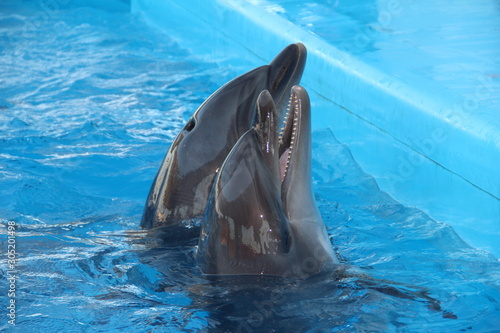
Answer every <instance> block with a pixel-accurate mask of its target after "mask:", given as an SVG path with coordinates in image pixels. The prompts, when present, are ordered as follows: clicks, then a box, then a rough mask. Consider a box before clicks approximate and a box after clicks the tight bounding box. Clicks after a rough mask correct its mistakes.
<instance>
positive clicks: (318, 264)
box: [196, 86, 338, 277]
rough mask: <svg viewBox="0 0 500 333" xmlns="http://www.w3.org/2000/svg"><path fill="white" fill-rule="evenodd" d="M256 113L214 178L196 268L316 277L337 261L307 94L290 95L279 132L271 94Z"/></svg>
mask: <svg viewBox="0 0 500 333" xmlns="http://www.w3.org/2000/svg"><path fill="white" fill-rule="evenodd" d="M257 106H258V108H257V109H258V111H257V117H256V122H255V124H254V126H253V127H252V128H251V129H250V130H249V131H247V132H246V133H245V134H243V135H242V136H241V138H240V139H239V140H238V142H237V143H236V144H235V146H234V147H233V149H232V150H231V152H230V153H229V155H228V156H227V158H226V160H225V161H224V164H223V165H222V166H221V169H220V171H219V173H218V175H217V177H216V179H215V183H214V187H213V189H212V193H211V195H210V198H209V202H208V205H207V210H206V213H205V217H204V219H203V223H202V231H201V235H200V240H199V244H198V251H197V255H196V256H197V263H198V265H199V267H200V269H201V270H202V272H203V273H205V274H208V275H277V276H287V277H307V276H310V275H313V274H317V273H319V272H321V271H324V270H326V269H327V268H329V267H333V266H334V265H335V264H338V260H337V259H336V257H335V254H334V253H333V249H332V245H331V243H330V240H329V238H328V235H327V232H326V228H325V225H324V222H323V220H322V218H321V215H320V213H319V211H318V208H317V206H316V203H315V200H314V196H313V192H312V185H311V125H310V102H309V97H308V94H307V92H306V90H305V89H303V88H302V87H300V86H294V87H292V88H291V96H290V107H289V113H288V117H287V118H286V120H285V123H284V126H283V129H282V130H281V132H278V122H279V121H278V115H277V110H276V107H275V104H274V99H273V97H272V95H271V94H270V93H269V92H268V91H263V92H262V93H261V94H260V95H259V98H258V101H257Z"/></svg>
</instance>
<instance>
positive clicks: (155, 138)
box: [0, 0, 500, 332]
mask: <svg viewBox="0 0 500 333" xmlns="http://www.w3.org/2000/svg"><path fill="white" fill-rule="evenodd" d="M84 3H85V2H83V1H71V0H64V1H63V0H60V1H58V2H57V1H16V0H7V1H3V2H2V4H0V52H1V53H0V64H1V66H0V203H1V205H0V223H1V225H2V228H1V229H0V234H1V235H0V241H1V242H0V248H1V249H2V254H3V253H7V243H8V242H7V239H8V236H7V228H6V226H7V225H8V222H9V221H14V222H15V223H16V227H17V230H16V251H17V253H18V261H17V266H16V268H17V270H18V279H17V280H16V297H15V300H16V306H17V308H16V326H15V327H14V326H12V325H10V324H9V323H8V321H7V320H8V317H7V316H6V315H5V316H4V312H3V311H4V310H5V309H6V307H7V304H8V302H9V301H10V298H9V297H8V296H7V294H8V291H7V289H8V288H9V286H8V284H7V282H6V278H7V276H8V270H9V268H8V266H7V261H6V260H4V259H5V258H6V256H2V262H1V266H0V275H1V276H2V278H1V280H0V281H1V282H0V301H1V303H0V308H1V309H2V312H0V313H1V314H2V316H1V317H0V330H9V331H18V332H88V331H99V332H165V331H167V332H200V331H201V332H236V331H240V332H252V331H253V332H460V331H466V332H495V331H496V332H498V327H500V263H499V262H498V260H497V259H496V258H494V257H492V256H491V255H489V254H487V253H485V252H481V251H478V250H476V249H474V248H471V247H469V246H468V245H467V244H465V243H464V242H463V241H462V240H461V239H460V238H459V237H458V236H457V235H456V234H455V232H454V231H453V230H452V229H451V228H450V227H449V226H448V225H446V224H443V223H440V222H437V221H434V220H432V219H430V218H429V217H428V216H426V215H425V214H424V213H422V212H421V211H419V210H417V209H414V208H411V207H407V206H403V205H401V204H399V203H398V202H396V201H395V200H393V199H392V198H391V197H390V196H389V195H387V194H386V193H384V192H382V191H380V190H379V188H378V186H377V184H376V182H375V181H374V180H373V178H372V177H370V175H367V174H366V173H364V172H363V170H362V169H361V168H360V167H359V165H358V164H357V163H356V161H355V160H353V158H352V156H351V154H350V152H349V147H347V146H345V145H343V144H342V143H339V142H338V141H337V140H336V139H335V133H332V132H331V131H330V130H329V129H323V130H319V131H316V132H315V133H314V136H313V145H314V147H313V148H314V156H313V172H314V175H313V176H314V184H315V193H316V198H317V201H318V205H319V207H320V210H321V212H322V214H323V217H324V220H325V222H326V224H327V227H328V232H329V235H330V236H331V239H332V242H333V246H334V248H335V251H336V253H337V254H338V256H339V258H340V259H341V260H342V262H343V263H345V264H346V266H347V268H346V270H341V271H339V272H333V273H331V274H326V275H322V276H316V277H313V278H311V279H308V280H305V281H296V280H281V279H276V278H240V279H236V278H235V279H226V280H219V281H213V280H209V279H207V278H205V277H203V276H202V275H201V274H200V272H199V271H198V269H197V268H196V266H195V264H194V260H193V254H194V251H195V245H196V238H195V237H187V238H186V239H182V240H179V241H176V242H159V241H158V240H155V239H151V238H148V237H147V236H146V235H145V233H144V232H142V231H140V230H139V228H138V225H139V220H140V217H141V213H142V208H143V204H144V202H145V198H146V195H147V193H148V190H149V186H150V184H151V182H152V179H153V177H154V175H155V173H156V171H157V168H158V167H159V164H160V162H161V160H162V158H163V156H164V154H165V152H166V150H167V148H168V146H169V144H170V142H171V141H172V140H173V138H174V137H175V135H176V133H177V131H178V130H179V129H180V128H181V127H182V126H183V124H184V122H185V121H186V119H188V118H189V116H190V115H191V114H192V112H193V111H194V110H195V109H196V108H197V106H198V105H199V104H200V103H201V102H203V100H204V99H205V98H206V97H207V96H209V94H210V93H211V92H213V91H214V90H215V89H217V85H216V84H214V83H213V82H220V81H221V80H225V81H227V80H229V79H230V78H232V77H234V76H235V75H237V74H239V73H241V72H239V71H238V70H236V69H235V67H230V66H229V65H225V66H220V65H218V64H217V63H214V62H212V61H211V60H210V59H204V58H201V57H197V56H196V55H194V54H190V53H189V51H187V50H185V49H183V48H182V47H180V46H179V45H178V44H177V43H176V42H175V41H174V40H173V39H172V38H170V37H169V36H167V35H164V34H162V33H160V32H158V31H156V30H154V29H151V28H149V27H148V26H147V25H146V24H145V23H144V22H143V21H142V19H141V18H140V17H138V16H134V15H131V14H129V13H128V7H127V5H126V3H123V2H120V1H115V2H113V1H109V2H107V3H106V5H95V6H84V5H83V4H84ZM48 4H51V6H48ZM54 4H55V5H54ZM96 4H98V3H97V2H96ZM277 51H279V50H277ZM249 69H250V68H247V69H246V70H249ZM306 70H307V68H306ZM313 112H314V110H313Z"/></svg>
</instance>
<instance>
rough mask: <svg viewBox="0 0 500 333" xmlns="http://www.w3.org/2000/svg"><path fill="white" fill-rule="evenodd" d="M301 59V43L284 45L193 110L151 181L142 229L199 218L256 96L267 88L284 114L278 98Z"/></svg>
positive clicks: (293, 80) (296, 76)
mask: <svg viewBox="0 0 500 333" xmlns="http://www.w3.org/2000/svg"><path fill="white" fill-rule="evenodd" d="M305 59H306V49H305V47H304V45H302V44H300V43H298V44H292V45H289V46H288V47H286V48H285V49H284V50H283V51H282V52H281V53H279V54H278V55H277V56H276V58H275V59H274V60H273V61H271V63H270V64H269V65H265V66H262V67H258V68H256V69H254V70H252V71H250V72H248V73H246V74H243V75H241V76H239V77H237V78H235V79H234V80H232V81H230V82H229V83H227V84H226V85H224V86H223V87H221V88H220V89H219V90H217V91H216V92H215V93H214V94H212V95H211V96H210V97H209V98H208V99H207V100H206V101H205V102H204V103H203V104H202V105H201V106H200V107H199V108H198V110H197V111H196V112H195V113H194V114H193V116H192V117H191V119H189V121H188V122H187V124H186V125H185V126H184V128H183V129H182V130H181V132H180V133H179V134H178V135H177V137H176V138H175V140H174V141H173V143H172V145H171V146H170V148H169V150H168V152H167V154H166V156H165V158H164V160H163V163H162V165H161V167H160V169H159V171H158V173H157V175H156V178H155V180H154V181H153V185H152V186H151V190H150V192H149V195H148V199H147V201H146V206H145V208H144V212H143V216H142V220H141V227H142V228H152V227H157V226H163V225H169V224H173V223H176V222H180V221H182V220H185V219H189V218H193V217H197V216H201V215H202V214H203V212H204V210H205V207H206V203H207V200H208V196H209V194H210V189H211V188H212V184H213V181H214V178H215V175H216V174H217V172H218V170H219V168H220V167H221V165H222V163H223V162H224V160H225V159H226V156H227V154H228V153H229V151H230V150H231V148H232V147H233V146H234V144H235V143H236V142H237V141H238V139H239V138H240V137H241V136H242V135H243V133H245V132H246V131H248V129H249V128H250V127H251V126H252V123H253V120H254V118H255V109H256V106H255V103H256V100H257V97H258V95H259V94H260V93H261V92H262V91H263V90H268V91H269V93H270V95H271V96H272V99H273V101H274V103H275V104H276V105H277V108H278V109H279V110H283V111H281V112H282V113H284V112H285V109H286V98H285V97H284V96H285V95H286V94H287V91H289V89H290V87H291V86H293V85H294V84H297V83H298V82H299V81H300V78H301V77H302V72H303V70H304V66H305Z"/></svg>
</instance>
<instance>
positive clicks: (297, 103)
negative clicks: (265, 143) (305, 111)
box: [280, 93, 300, 180]
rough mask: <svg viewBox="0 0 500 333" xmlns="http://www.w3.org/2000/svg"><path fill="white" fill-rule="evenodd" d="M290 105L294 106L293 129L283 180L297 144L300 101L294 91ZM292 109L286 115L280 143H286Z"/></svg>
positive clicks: (286, 150)
mask: <svg viewBox="0 0 500 333" xmlns="http://www.w3.org/2000/svg"><path fill="white" fill-rule="evenodd" d="M289 105H290V107H293V115H292V116H293V117H292V120H291V121H292V124H291V125H292V126H291V127H292V130H291V135H290V142H289V145H288V147H286V148H287V149H285V153H286V154H288V155H287V156H286V164H285V168H284V171H283V176H282V180H283V179H284V178H285V177H286V174H287V172H288V168H289V166H290V161H291V159H292V153H293V149H294V144H295V141H296V136H297V127H298V118H299V109H300V101H299V99H298V98H297V97H296V96H295V95H294V94H293V93H292V94H291V96H290V102H289ZM290 111H291V110H290V109H289V110H288V113H287V115H286V121H285V125H284V127H283V129H282V132H281V134H280V144H285V138H284V135H285V131H286V127H287V125H288V117H290V113H291V112H290Z"/></svg>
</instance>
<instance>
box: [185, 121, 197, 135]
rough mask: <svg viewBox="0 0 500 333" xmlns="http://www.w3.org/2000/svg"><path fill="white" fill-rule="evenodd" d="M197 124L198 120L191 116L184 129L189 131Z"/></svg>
mask: <svg viewBox="0 0 500 333" xmlns="http://www.w3.org/2000/svg"><path fill="white" fill-rule="evenodd" d="M195 126H196V121H195V120H194V119H193V118H191V119H189V121H188V123H187V124H186V126H185V127H184V129H185V130H186V131H188V132H191V131H192V130H193V128H194V127H195Z"/></svg>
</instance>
